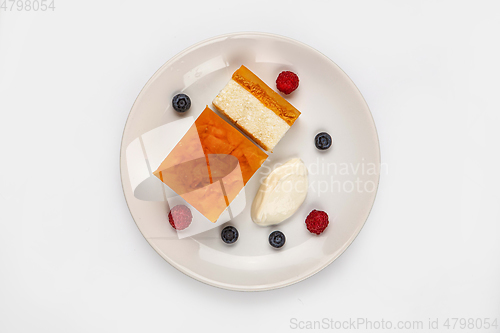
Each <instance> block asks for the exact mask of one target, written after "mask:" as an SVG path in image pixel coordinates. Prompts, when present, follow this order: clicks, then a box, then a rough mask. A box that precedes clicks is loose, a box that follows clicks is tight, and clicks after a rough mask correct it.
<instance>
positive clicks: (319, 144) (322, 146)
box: [314, 132, 332, 150]
mask: <svg viewBox="0 0 500 333" xmlns="http://www.w3.org/2000/svg"><path fill="white" fill-rule="evenodd" d="M314 144H315V145H316V148H318V149H319V150H326V149H328V148H330V147H331V145H332V137H331V136H330V134H328V133H326V132H321V133H318V134H317V135H316V137H315V138H314Z"/></svg>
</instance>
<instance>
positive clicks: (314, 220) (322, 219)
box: [306, 209, 328, 235]
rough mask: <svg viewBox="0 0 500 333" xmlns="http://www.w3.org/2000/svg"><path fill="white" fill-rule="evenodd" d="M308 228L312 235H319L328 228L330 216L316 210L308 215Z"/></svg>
mask: <svg viewBox="0 0 500 333" xmlns="http://www.w3.org/2000/svg"><path fill="white" fill-rule="evenodd" d="M306 226H307V230H309V231H310V232H311V233H313V234H316V235H319V234H320V233H322V232H323V231H325V229H326V227H328V214H327V213H325V212H323V211H321V210H316V209H314V210H313V211H312V212H310V213H309V215H307V218H306Z"/></svg>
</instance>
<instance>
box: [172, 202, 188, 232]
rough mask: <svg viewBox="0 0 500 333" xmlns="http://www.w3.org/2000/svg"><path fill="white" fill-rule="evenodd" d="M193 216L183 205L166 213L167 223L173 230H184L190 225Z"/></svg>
mask: <svg viewBox="0 0 500 333" xmlns="http://www.w3.org/2000/svg"><path fill="white" fill-rule="evenodd" d="M192 220H193V215H192V214H191V210H190V209H189V208H188V207H186V206H184V205H177V206H175V207H174V208H172V209H171V210H170V212H169V213H168V222H170V225H171V226H172V228H174V229H175V230H184V229H186V228H187V227H189V225H190V224H191V221H192Z"/></svg>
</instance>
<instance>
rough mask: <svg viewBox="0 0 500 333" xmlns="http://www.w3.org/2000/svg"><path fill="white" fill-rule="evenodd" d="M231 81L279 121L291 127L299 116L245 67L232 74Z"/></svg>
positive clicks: (292, 107) (293, 108) (296, 111)
mask: <svg viewBox="0 0 500 333" xmlns="http://www.w3.org/2000/svg"><path fill="white" fill-rule="evenodd" d="M232 79H233V80H234V81H236V82H238V83H239V84H240V86H242V87H243V88H245V89H246V90H247V91H248V92H249V93H251V94H252V95H254V96H255V97H256V98H257V99H258V100H259V101H260V102H261V103H262V104H264V105H265V106H267V107H268V108H269V109H271V110H272V111H273V112H274V113H275V114H276V115H278V116H279V117H280V118H281V119H283V120H284V121H286V123H287V124H288V125H290V126H292V125H293V123H294V122H295V120H297V118H298V117H299V116H300V111H299V110H297V109H296V108H295V107H294V106H293V105H292V104H290V103H289V102H288V101H287V100H286V99H284V98H283V97H281V96H280V94H278V93H277V92H276V91H274V90H272V89H271V88H269V86H268V85H267V84H266V83H265V82H264V81H262V80H261V79H260V78H259V77H258V76H257V75H255V74H254V73H253V72H252V71H251V70H249V69H248V68H246V67H245V66H243V65H241V67H240V68H238V70H236V72H234V73H233V76H232Z"/></svg>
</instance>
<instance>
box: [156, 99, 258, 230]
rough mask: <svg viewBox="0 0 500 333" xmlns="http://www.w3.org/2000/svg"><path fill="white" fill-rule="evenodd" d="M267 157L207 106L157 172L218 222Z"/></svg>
mask: <svg viewBox="0 0 500 333" xmlns="http://www.w3.org/2000/svg"><path fill="white" fill-rule="evenodd" d="M266 158H267V155H266V154H265V153H264V152H263V151H262V150H260V149H259V148H258V147H257V146H256V145H255V144H254V143H252V142H251V141H250V140H249V139H247V138H246V137H245V136H244V135H243V134H241V133H240V132H239V131H238V130H236V129H235V128H234V127H232V126H231V125H229V124H228V123H227V122H225V121H224V120H223V119H222V118H221V117H219V116H218V115H217V114H215V112H213V111H212V110H211V109H210V108H208V106H207V107H206V108H205V110H204V111H203V112H202V113H201V115H200V116H199V117H198V118H197V119H196V121H195V122H194V124H193V125H192V126H191V128H190V129H189V130H188V132H187V133H186V134H185V135H184V136H183V137H182V139H181V140H180V141H179V142H178V143H177V145H176V146H175V147H174V149H173V150H172V151H171V152H170V153H169V154H168V156H167V157H166V158H165V160H164V161H163V162H162V163H161V165H160V167H159V168H158V170H156V171H155V172H154V175H155V176H157V177H158V178H160V180H161V181H162V182H164V183H165V184H166V185H167V186H169V187H170V188H171V189H172V190H174V191H175V192H176V193H177V194H178V195H180V196H181V197H182V198H184V200H186V201H187V202H188V203H189V204H190V205H192V206H193V207H194V208H196V209H197V210H198V211H199V212H200V213H201V214H203V215H204V216H205V217H206V218H208V219H209V220H210V221H212V222H216V221H217V219H218V218H219V216H220V214H222V212H224V210H225V209H226V207H227V206H229V204H230V203H231V201H233V199H234V198H235V197H236V195H237V194H238V193H239V192H240V191H241V189H242V188H243V187H244V186H245V184H246V183H247V182H248V180H249V179H250V178H251V177H252V176H253V174H254V173H255V171H257V169H259V168H260V166H261V165H262V163H264V161H265V160H266Z"/></svg>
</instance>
